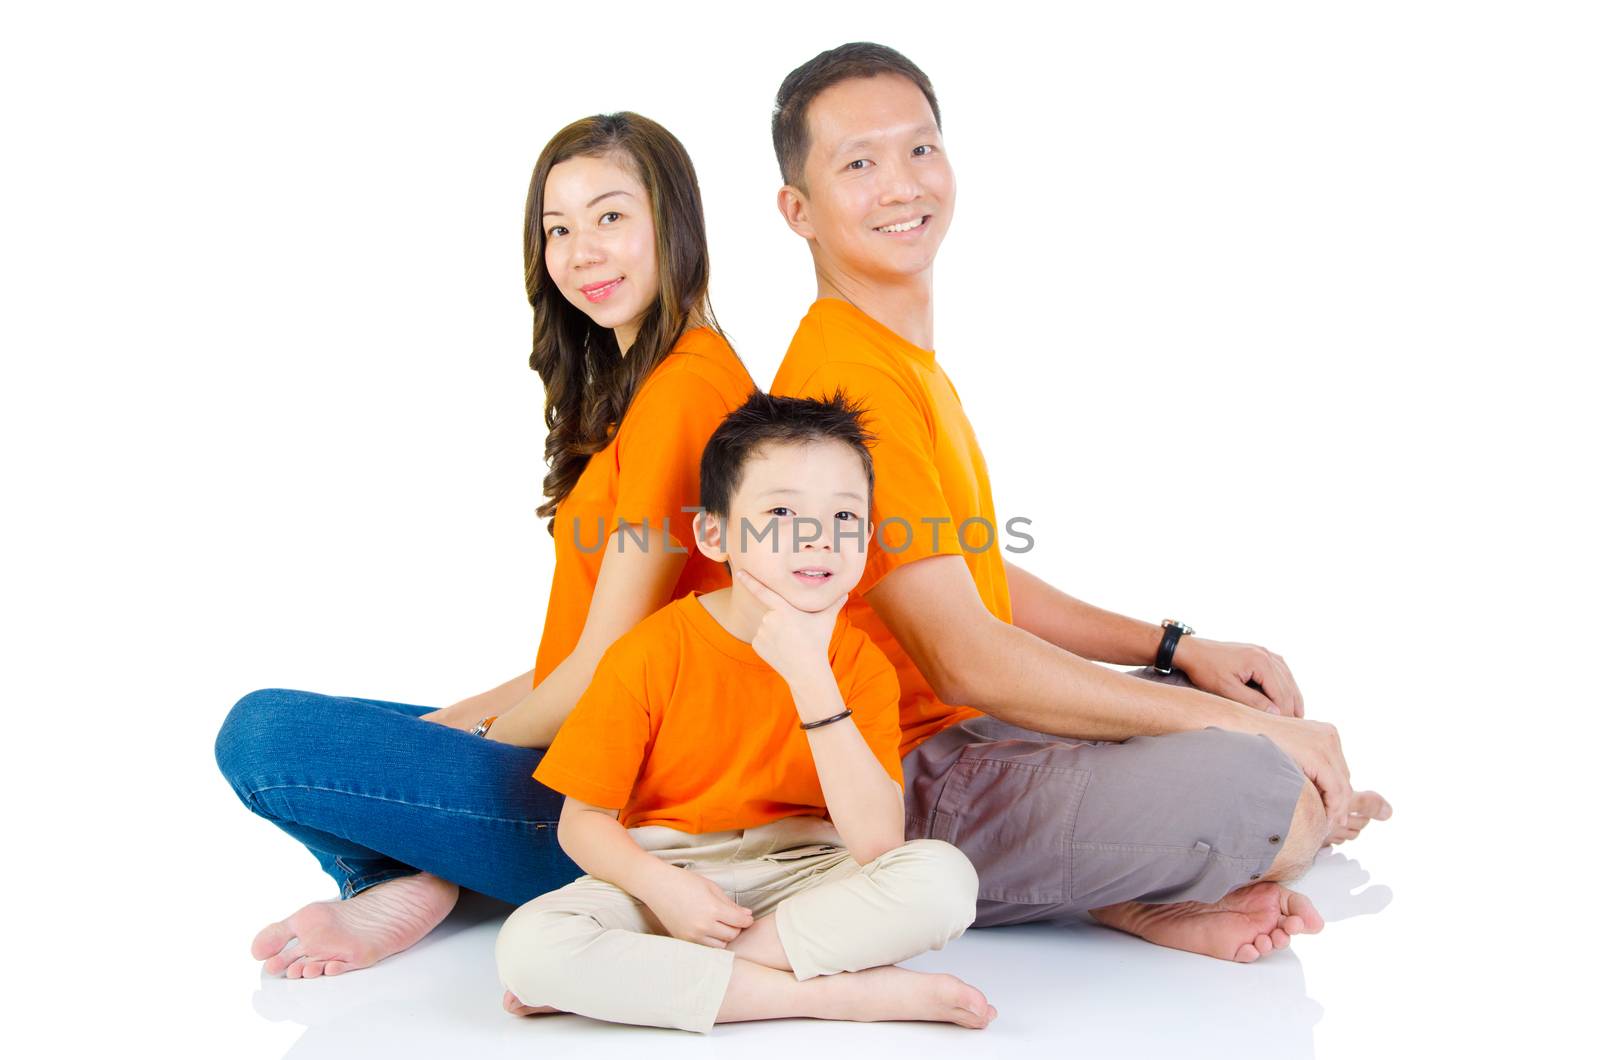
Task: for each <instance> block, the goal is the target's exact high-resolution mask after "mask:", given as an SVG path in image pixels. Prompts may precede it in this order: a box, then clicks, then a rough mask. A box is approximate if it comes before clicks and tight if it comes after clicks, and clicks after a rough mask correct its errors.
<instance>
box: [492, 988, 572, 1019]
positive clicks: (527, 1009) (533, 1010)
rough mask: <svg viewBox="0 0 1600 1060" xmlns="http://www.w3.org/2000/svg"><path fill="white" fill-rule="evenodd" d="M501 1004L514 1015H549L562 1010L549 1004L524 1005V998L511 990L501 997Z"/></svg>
mask: <svg viewBox="0 0 1600 1060" xmlns="http://www.w3.org/2000/svg"><path fill="white" fill-rule="evenodd" d="M500 1006H501V1007H502V1008H504V1009H505V1010H506V1011H507V1012H509V1013H511V1014H512V1015H513V1016H549V1015H551V1014H552V1013H556V1012H560V1011H561V1010H560V1009H558V1008H551V1007H550V1006H549V1005H524V1004H523V1003H522V999H521V998H519V997H517V995H515V994H513V993H512V992H511V991H509V990H507V991H506V996H505V997H503V998H501V999H500Z"/></svg>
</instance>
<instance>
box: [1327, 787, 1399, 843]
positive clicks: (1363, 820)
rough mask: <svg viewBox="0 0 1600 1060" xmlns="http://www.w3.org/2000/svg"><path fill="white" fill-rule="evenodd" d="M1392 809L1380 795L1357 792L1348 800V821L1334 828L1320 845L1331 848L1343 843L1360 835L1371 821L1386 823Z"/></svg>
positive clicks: (1373, 792) (1370, 792)
mask: <svg viewBox="0 0 1600 1060" xmlns="http://www.w3.org/2000/svg"><path fill="white" fill-rule="evenodd" d="M1392 813H1394V809H1393V808H1392V807H1391V806H1390V805H1389V804H1388V802H1386V801H1384V798H1383V796H1382V795H1379V794H1378V793H1377V792H1375V791H1358V792H1356V795H1355V798H1353V799H1351V800H1350V819H1349V821H1348V823H1347V824H1345V825H1344V826H1343V827H1340V826H1338V825H1335V826H1334V829H1333V831H1332V832H1330V833H1329V834H1328V839H1327V841H1326V842H1324V843H1323V844H1322V845H1323V846H1325V847H1331V846H1333V845H1334V844H1336V843H1344V842H1347V841H1348V840H1351V839H1354V838H1355V837H1356V836H1358V835H1360V834H1361V830H1362V829H1363V828H1365V827H1366V826H1367V825H1369V824H1371V823H1372V822H1373V821H1387V820H1388V819H1389V815H1390V814H1392Z"/></svg>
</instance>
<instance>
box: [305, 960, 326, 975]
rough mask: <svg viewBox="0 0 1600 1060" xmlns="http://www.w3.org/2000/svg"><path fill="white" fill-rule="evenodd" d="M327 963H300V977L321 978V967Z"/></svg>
mask: <svg viewBox="0 0 1600 1060" xmlns="http://www.w3.org/2000/svg"><path fill="white" fill-rule="evenodd" d="M327 963H328V962H327V961H306V962H305V963H304V964H302V965H301V966H300V978H302V979H319V978H321V977H322V969H323V967H324V966H325V965H326V964H327Z"/></svg>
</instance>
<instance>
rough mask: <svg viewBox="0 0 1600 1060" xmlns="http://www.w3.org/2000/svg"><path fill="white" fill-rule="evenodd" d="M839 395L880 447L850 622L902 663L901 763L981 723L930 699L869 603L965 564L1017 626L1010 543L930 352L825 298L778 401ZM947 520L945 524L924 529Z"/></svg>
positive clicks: (783, 378) (787, 365)
mask: <svg viewBox="0 0 1600 1060" xmlns="http://www.w3.org/2000/svg"><path fill="white" fill-rule="evenodd" d="M835 388H838V389H842V390H844V391H845V392H846V393H847V394H849V395H850V396H851V397H853V398H856V399H859V400H860V401H861V402H862V403H863V404H864V405H865V406H866V410H865V414H864V416H863V420H864V422H865V425H866V427H867V429H868V430H870V431H872V432H873V433H874V434H876V435H877V441H876V443H875V444H874V445H873V447H872V462H873V497H872V521H873V524H874V526H875V530H874V539H873V542H872V546H871V550H870V552H869V553H868V555H867V566H866V571H865V572H864V573H863V575H862V577H861V581H860V583H859V584H857V586H856V588H855V591H854V592H853V593H851V596H850V600H849V601H848V602H847V603H846V604H845V608H844V610H845V612H846V613H847V614H848V615H849V616H850V621H851V622H852V623H854V624H855V625H856V626H859V627H860V628H861V629H863V630H865V631H866V632H867V633H868V634H869V635H870V636H871V637H872V640H873V643H875V644H876V645H877V646H878V647H879V648H881V649H882V650H883V653H884V654H885V655H886V656H888V658H889V659H890V661H891V662H893V663H894V667H895V671H896V673H897V674H898V675H899V679H900V727H901V729H902V730H903V736H902V745H901V753H902V754H906V753H909V752H910V751H911V749H912V748H913V747H915V746H917V744H919V743H921V742H922V741H924V740H926V739H928V738H929V737H930V736H932V735H934V734H935V733H937V732H940V731H941V730H943V729H946V728H948V727H950V726H951V725H954V724H956V723H957V722H960V721H962V720H964V719H966V718H973V717H977V716H979V715H980V714H981V713H982V712H981V711H979V710H976V709H974V708H972V707H967V706H959V705H952V704H949V703H944V702H942V701H941V700H940V699H939V697H938V696H936V695H934V693H933V688H932V686H931V685H929V684H928V682H927V680H926V679H925V678H924V677H923V676H922V673H921V672H920V671H919V670H918V669H917V666H916V664H915V663H913V662H912V661H911V657H910V656H909V655H907V654H906V651H905V649H904V648H902V647H901V646H900V642H899V641H897V640H896V639H895V637H894V634H893V633H890V632H889V629H888V627H887V626H885V625H884V624H883V622H882V620H880V619H879V618H878V616H877V614H876V613H875V612H874V611H873V610H872V605H871V604H869V603H867V602H866V601H865V599H864V596H865V594H866V593H867V592H868V591H869V590H871V589H872V587H873V586H874V585H876V584H877V583H878V581H879V580H880V579H882V578H883V576H884V575H886V574H888V573H889V572H890V571H892V570H895V569H896V568H898V567H901V566H904V565H905V564H907V563H915V562H916V561H917V560H919V559H926V558H927V557H929V556H942V555H949V556H961V557H962V558H963V559H965V560H966V564H967V569H968V570H969V571H970V572H971V573H972V581H973V583H974V584H975V585H976V586H977V587H978V595H979V596H980V597H982V599H983V604H984V606H985V607H987V608H988V609H989V613H990V614H992V615H994V616H995V617H996V618H998V619H1000V620H1001V621H1003V622H1010V621H1011V591H1010V587H1009V585H1008V584H1007V582H1006V569H1005V555H1004V552H1003V551H1002V549H1003V547H1004V544H1005V542H1006V541H1007V540H1008V538H1007V535H1006V528H1005V527H1004V526H1002V525H1000V524H998V523H997V522H996V521H995V514H994V498H993V497H992V496H991V494H990V489H989V468H988V465H987V464H985V463H984V459H983V451H982V450H981V449H979V448H978V436H977V434H976V433H975V432H974V431H973V429H972V424H971V423H970V422H968V420H967V414H966V412H965V411H963V409H962V407H961V396H960V395H959V394H957V393H956V388H955V387H954V386H953V385H952V384H951V382H950V378H949V376H947V375H945V373H944V369H943V367H941V366H940V365H939V363H938V362H937V361H936V360H934V353H933V351H932V350H925V349H923V348H921V347H920V346H914V345H912V344H911V343H909V342H907V341H906V340H905V339H903V338H901V337H900V336H899V335H897V334H896V333H895V332H893V331H891V330H889V328H887V327H885V326H884V325H883V324H880V323H879V322H878V321H876V320H874V319H873V318H871V317H869V316H867V314H865V313H863V312H862V311H861V310H859V309H857V308H856V307H855V306H853V305H851V304H850V303H849V302H845V301H841V300H840V299H837V298H820V299H818V300H817V301H816V302H815V303H813V304H812V306H811V310H810V312H808V313H807V314H806V316H805V319H804V320H802V321H801V322H800V327H799V328H798V329H797V330H796V331H795V334H794V339H793V341H791V342H790V344H789V352H788V353H787V354H785V355H784V358H783V364H782V365H780V366H779V368H778V374H777V376H776V377H775V378H774V379H773V381H772V393H773V394H779V395H783V396H785V397H811V398H821V397H827V396H829V395H831V394H832V393H833V391H834V389H835ZM940 519H942V520H944V521H943V522H924V520H940ZM886 520H888V522H886ZM900 520H903V522H901V521H900ZM968 520H982V522H976V521H974V522H971V523H968V522H967V521H968ZM963 524H967V525H965V527H964V528H963ZM958 534H959V535H960V539H959V540H958ZM902 546H903V547H902Z"/></svg>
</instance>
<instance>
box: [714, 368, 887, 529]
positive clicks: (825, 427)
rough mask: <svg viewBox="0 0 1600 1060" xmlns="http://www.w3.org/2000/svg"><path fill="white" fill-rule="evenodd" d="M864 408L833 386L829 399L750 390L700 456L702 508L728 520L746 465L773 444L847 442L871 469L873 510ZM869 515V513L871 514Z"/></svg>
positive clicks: (869, 502)
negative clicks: (729, 510) (742, 402)
mask: <svg viewBox="0 0 1600 1060" xmlns="http://www.w3.org/2000/svg"><path fill="white" fill-rule="evenodd" d="M862 412H863V410H862V407H861V405H860V404H859V403H857V402H854V401H852V400H851V399H850V398H849V397H847V396H846V395H845V393H844V391H842V390H839V389H837V388H836V389H835V390H834V392H833V396H832V397H829V398H822V399H818V398H797V397H778V396H776V395H774V394H764V393H762V392H761V391H760V390H752V391H751V392H750V396H749V397H748V398H746V399H745V403H744V404H743V405H740V406H739V407H738V408H736V409H734V410H733V411H732V412H730V413H728V415H727V418H725V419H724V420H723V421H722V423H721V424H720V425H719V426H718V427H717V429H716V430H715V431H713V432H712V434H711V439H710V440H709V441H708V442H706V447H705V450H704V452H702V453H701V454H700V506H701V507H702V508H704V509H705V510H706V511H707V512H709V513H711V514H714V515H716V516H717V517H718V518H719V519H721V520H723V521H724V522H726V521H727V519H728V509H729V507H730V505H731V504H732V502H733V495H734V493H735V492H737V491H738V489H739V484H740V483H741V482H742V481H744V469H745V465H746V464H747V463H749V462H750V460H751V458H752V457H754V456H757V455H759V450H760V449H761V447H762V446H764V445H767V444H769V443H772V442H786V443H802V444H803V443H809V442H820V441H828V440H833V441H837V442H843V443H844V444H845V445H848V446H849V447H850V448H852V449H854V450H855V451H856V454H857V455H858V456H860V457H861V467H862V469H863V470H865V471H866V473H867V511H868V512H871V510H872V483H873V477H872V452H871V451H870V450H869V449H868V448H867V446H868V444H869V443H871V442H873V441H875V440H876V439H875V438H874V436H873V435H872V434H871V432H869V431H868V430H867V429H866V428H865V427H864V426H862V423H861V416H862ZM868 517H870V516H868Z"/></svg>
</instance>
